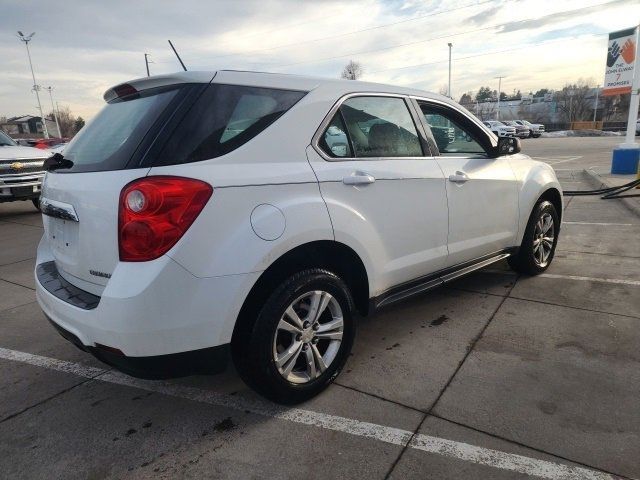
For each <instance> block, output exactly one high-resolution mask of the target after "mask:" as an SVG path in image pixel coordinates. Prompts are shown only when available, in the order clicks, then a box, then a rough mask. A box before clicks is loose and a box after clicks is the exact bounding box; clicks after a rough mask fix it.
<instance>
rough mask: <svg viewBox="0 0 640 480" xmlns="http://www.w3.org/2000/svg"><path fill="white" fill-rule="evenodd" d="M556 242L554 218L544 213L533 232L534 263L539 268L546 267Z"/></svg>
mask: <svg viewBox="0 0 640 480" xmlns="http://www.w3.org/2000/svg"><path fill="white" fill-rule="evenodd" d="M554 242H555V227H554V224H553V217H552V216H551V215H550V214H549V213H543V214H542V215H541V216H540V218H539V219H538V222H537V223H536V226H535V229H534V231H533V261H534V262H535V263H536V265H537V266H539V267H542V268H544V267H546V266H547V264H548V263H549V257H550V256H551V251H552V250H553V244H554Z"/></svg>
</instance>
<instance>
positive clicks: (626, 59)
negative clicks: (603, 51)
mask: <svg viewBox="0 0 640 480" xmlns="http://www.w3.org/2000/svg"><path fill="white" fill-rule="evenodd" d="M636 31H637V28H636V27H634V28H628V29H626V30H619V31H617V32H612V33H610V34H609V47H608V50H607V69H606V71H605V76H604V87H603V89H602V95H605V96H606V95H620V94H622V93H630V92H631V84H632V83H633V68H634V65H635V63H636V42H637V41H638V38H637V32H636Z"/></svg>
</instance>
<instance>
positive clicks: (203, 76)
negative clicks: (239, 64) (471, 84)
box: [104, 70, 455, 104]
mask: <svg viewBox="0 0 640 480" xmlns="http://www.w3.org/2000/svg"><path fill="white" fill-rule="evenodd" d="M180 83H221V84H232V85H247V86H255V87H265V88H281V89H288V90H302V91H312V90H316V89H319V88H322V90H323V91H324V92H325V93H329V92H330V91H334V92H335V93H336V94H339V95H343V94H346V93H357V92H378V93H393V94H399V95H412V96H417V97H425V98H430V99H436V100H439V101H442V102H446V103H451V104H455V102H453V101H452V100H451V99H449V98H447V97H445V96H443V95H439V94H436V93H431V92H426V91H424V90H418V89H415V88H407V87H399V86H395V85H387V84H383V83H374V82H362V81H358V80H344V79H333V78H325V77H310V76H303V75H293V74H286V73H266V72H251V71H241V70H218V71H194V72H176V73H171V74H167V75H157V76H153V77H142V78H137V79H134V80H130V81H128V82H125V83H122V84H119V85H115V86H114V87H112V88H110V89H108V90H107V91H106V92H105V94H104V99H105V100H106V101H109V100H111V99H113V98H115V97H116V96H117V94H116V93H115V90H116V89H117V88H118V87H122V86H124V85H130V86H132V87H134V88H135V89H136V90H147V89H150V88H155V87H160V86H166V85H174V84H180Z"/></svg>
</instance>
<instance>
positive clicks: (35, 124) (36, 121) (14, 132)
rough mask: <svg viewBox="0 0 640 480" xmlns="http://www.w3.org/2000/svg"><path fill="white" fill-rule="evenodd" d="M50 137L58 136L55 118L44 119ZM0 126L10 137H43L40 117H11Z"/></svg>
mask: <svg viewBox="0 0 640 480" xmlns="http://www.w3.org/2000/svg"><path fill="white" fill-rule="evenodd" d="M45 121H46V122H47V130H48V132H49V136H50V137H60V132H59V131H58V127H57V125H56V122H55V120H50V119H48V118H46V119H45ZM0 128H1V129H2V130H3V131H4V132H5V133H7V134H8V135H9V136H11V137H12V138H43V137H44V129H43V128H42V118H41V117H35V116H33V115H23V116H21V117H12V118H9V119H8V120H6V121H5V122H3V123H2V124H0Z"/></svg>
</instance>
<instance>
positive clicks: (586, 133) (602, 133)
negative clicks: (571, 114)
mask: <svg viewBox="0 0 640 480" xmlns="http://www.w3.org/2000/svg"><path fill="white" fill-rule="evenodd" d="M621 135H623V132H609V131H606V130H559V131H557V132H544V133H543V134H542V136H543V137H547V138H562V137H619V136H621Z"/></svg>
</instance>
